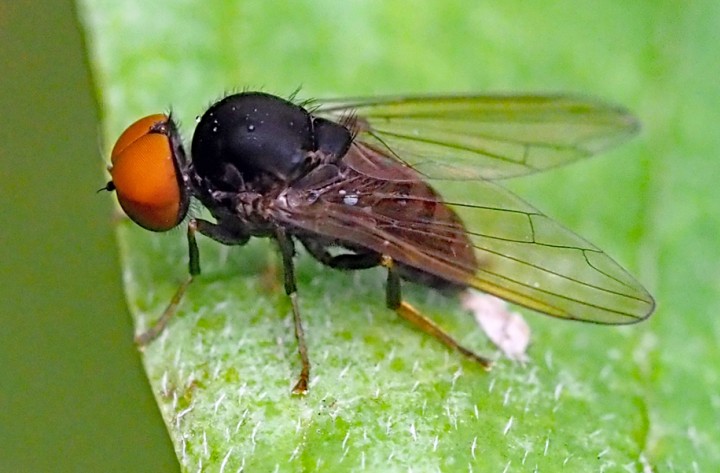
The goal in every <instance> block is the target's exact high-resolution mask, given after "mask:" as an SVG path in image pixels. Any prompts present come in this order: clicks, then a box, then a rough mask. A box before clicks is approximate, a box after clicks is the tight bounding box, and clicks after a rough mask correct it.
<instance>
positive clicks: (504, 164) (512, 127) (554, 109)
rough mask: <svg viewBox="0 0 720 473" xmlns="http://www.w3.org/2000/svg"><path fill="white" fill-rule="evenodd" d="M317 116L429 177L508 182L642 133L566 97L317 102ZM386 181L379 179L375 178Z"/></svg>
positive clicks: (603, 109)
mask: <svg viewBox="0 0 720 473" xmlns="http://www.w3.org/2000/svg"><path fill="white" fill-rule="evenodd" d="M319 104H320V105H318V107H317V108H316V109H315V110H314V111H313V113H314V114H316V115H319V116H323V117H326V118H329V119H331V120H334V121H337V122H341V123H344V124H348V125H350V126H351V127H353V128H354V129H355V131H356V132H357V139H358V140H360V141H363V142H365V143H367V144H368V145H370V146H371V147H373V148H375V149H377V150H379V151H380V152H384V153H388V154H390V155H393V156H395V157H396V158H397V159H400V160H401V161H403V162H405V163H406V164H408V165H410V166H412V167H413V168H414V169H415V170H416V171H418V172H419V173H421V174H422V175H424V176H427V177H433V178H439V179H479V178H482V179H503V178H508V177H513V176H519V175H523V174H529V173H533V172H537V171H541V170H544V169H549V168H552V167H555V166H559V165H562V164H565V163H568V162H571V161H574V160H576V159H580V158H583V157H587V156H590V155H593V154H595V153H598V152H600V151H602V150H604V149H607V148H609V147H611V146H614V145H615V144H617V143H619V142H621V141H623V140H625V139H627V138H628V137H630V136H632V135H633V134H634V133H636V132H637V130H638V128H639V125H638V122H637V121H636V119H635V118H634V117H633V116H632V115H631V114H630V113H629V112H627V111H626V110H624V109H622V108H620V107H616V106H612V105H608V104H605V103H602V102H598V101H595V100H592V99H587V98H582V97H573V96H564V95H545V96H543V95H527V96H502V95H497V96H415V97H413V96H409V97H381V98H368V99H362V98H360V99H344V100H337V101H332V100H330V101H328V100H326V101H319ZM376 177H382V176H376Z"/></svg>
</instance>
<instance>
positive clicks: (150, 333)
mask: <svg viewBox="0 0 720 473" xmlns="http://www.w3.org/2000/svg"><path fill="white" fill-rule="evenodd" d="M196 231H197V222H196V221H195V220H190V222H189V223H188V229H187V240H188V253H189V262H188V272H189V274H188V277H187V278H186V279H185V281H183V283H182V284H180V287H178V288H177V290H176V291H175V294H174V295H173V297H172V299H170V303H169V304H168V306H167V307H166V308H165V311H163V313H162V315H161V316H160V318H159V319H157V321H155V323H154V324H153V325H152V327H150V328H149V329H147V330H146V331H144V332H142V333H140V334H138V335H136V336H135V343H136V344H138V345H139V346H141V347H144V346H146V345H148V344H149V343H150V342H152V341H153V340H155V339H156V338H157V337H158V336H160V334H161V333H162V332H163V330H165V327H167V324H168V322H169V321H170V319H172V318H173V316H174V315H175V313H176V312H177V308H178V306H179V305H180V301H182V298H183V296H184V295H185V292H186V291H187V288H188V286H190V283H192V282H193V278H194V277H195V276H197V275H198V274H200V251H199V250H198V246H197V241H196V240H195V232H196Z"/></svg>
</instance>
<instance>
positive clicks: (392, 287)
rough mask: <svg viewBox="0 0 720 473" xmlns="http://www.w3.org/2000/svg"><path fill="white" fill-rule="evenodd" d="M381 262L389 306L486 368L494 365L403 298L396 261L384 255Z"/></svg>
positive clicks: (424, 330) (421, 328)
mask: <svg viewBox="0 0 720 473" xmlns="http://www.w3.org/2000/svg"><path fill="white" fill-rule="evenodd" d="M380 264H381V265H382V266H384V267H385V268H387V270H388V278H387V287H386V298H387V299H386V300H387V306H388V307H389V308H390V309H392V310H394V311H395V312H396V313H397V314H398V315H399V316H400V317H402V318H403V319H405V320H407V321H408V322H411V323H412V324H414V325H415V326H416V327H418V328H419V329H420V330H422V331H423V332H425V333H427V334H428V335H432V336H433V337H435V338H437V339H438V340H439V341H440V342H442V343H443V344H444V345H446V346H447V347H449V348H452V349H453V350H457V351H458V352H460V353H461V354H463V355H464V356H466V357H468V358H470V359H471V360H473V361H475V362H477V363H479V364H480V366H482V367H483V368H484V369H485V370H489V369H490V368H491V367H492V361H491V360H489V359H487V358H485V357H482V356H480V355H478V354H476V353H475V352H473V351H472V350H469V349H467V348H465V347H464V346H462V345H460V344H459V343H458V342H457V341H456V340H455V339H454V338H452V337H451V336H450V335H449V334H448V333H447V332H445V331H444V330H443V329H442V328H441V327H440V326H439V325H437V324H436V323H435V322H433V321H432V320H430V319H428V318H427V317H425V316H424V315H422V314H421V313H420V312H419V311H418V310H417V309H416V308H415V307H413V306H412V305H410V304H408V303H407V302H405V301H404V300H402V294H401V288H400V274H399V273H398V271H397V268H396V267H395V262H394V261H393V259H392V258H390V257H389V256H383V257H382V258H381V261H380Z"/></svg>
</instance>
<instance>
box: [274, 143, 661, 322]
mask: <svg viewBox="0 0 720 473" xmlns="http://www.w3.org/2000/svg"><path fill="white" fill-rule="evenodd" d="M363 148H364V145H362V144H360V145H358V144H356V145H353V147H351V150H350V153H363V154H364V155H365V156H366V157H367V156H370V155H369V154H368V153H369V152H368V150H367V149H363ZM396 166H398V167H402V166H401V165H399V164H397V165H396ZM446 184H447V183H446ZM458 184H459V183H458ZM393 185H394V184H392V183H391V181H379V180H377V179H375V178H373V177H370V176H367V175H364V174H356V175H355V177H353V178H350V179H345V180H342V181H340V182H338V183H337V185H324V186H323V187H322V189H320V188H319V189H316V190H309V194H311V195H312V197H311V198H309V199H307V204H303V203H302V202H305V200H303V199H302V198H298V199H294V198H293V199H288V202H290V201H292V202H294V204H293V205H290V206H288V207H287V208H281V209H278V211H279V212H278V214H277V216H276V218H278V219H279V220H281V221H285V222H286V223H287V224H288V225H291V226H294V227H298V226H299V227H301V228H302V229H304V230H305V231H308V232H311V233H313V234H320V235H323V236H326V237H329V238H332V239H337V240H340V241H344V242H349V243H351V244H352V245H354V246H360V247H364V248H370V249H372V250H374V251H377V252H379V253H382V254H385V255H388V256H390V257H392V258H393V259H395V260H396V261H399V262H402V263H404V264H406V265H409V266H412V267H414V268H417V269H419V270H421V271H425V272H428V273H431V274H434V275H436V276H439V277H441V278H443V279H446V280H449V281H453V282H456V283H459V284H463V285H467V286H470V287H474V288H477V289H480V290H482V291H484V292H487V293H490V294H493V295H496V296H498V297H501V298H503V299H505V300H507V301H510V302H513V303H516V304H520V305H522V306H525V307H529V308H531V309H534V310H537V311H539V312H543V313H546V314H549V315H552V316H556V317H562V318H567V319H575V320H582V321H587V322H596V323H603V324H628V323H634V322H638V321H640V320H643V319H645V318H646V317H647V316H649V315H650V313H651V312H652V311H653V308H654V301H653V299H652V297H651V296H650V294H649V293H648V292H647V291H646V290H645V289H644V288H643V287H642V285H640V284H639V283H638V282H637V281H636V280H635V279H634V278H633V277H632V276H630V274H628V272H627V271H625V270H624V269H623V268H622V267H621V266H620V265H618V264H617V263H616V262H615V261H613V260H612V259H611V258H610V257H609V256H608V255H606V254H605V253H604V252H603V251H602V250H600V249H598V248H597V247H595V246H594V245H592V244H590V243H588V242H587V241H585V240H584V239H583V238H581V237H579V236H578V235H576V234H574V233H573V232H571V231H569V230H567V229H565V228H563V227H562V226H561V225H559V224H558V223H556V222H554V221H553V220H552V219H550V218H548V217H547V216H545V215H543V214H542V213H541V212H539V211H538V210H536V209H535V208H533V207H532V206H531V205H529V204H527V203H526V202H524V201H523V200H522V199H520V198H519V197H517V196H515V195H514V194H512V193H511V192H510V191H508V190H507V189H505V188H504V187H502V186H500V185H498V184H496V183H493V182H490V181H482V180H480V181H475V182H473V183H472V189H471V190H469V189H468V184H467V183H463V184H462V186H458V187H462V189H459V190H460V191H461V192H462V193H463V195H464V196H471V197H466V198H467V199H468V201H467V202H463V203H452V202H449V201H445V202H444V203H443V202H439V201H438V200H437V198H435V197H433V195H432V194H431V193H429V192H428V191H427V189H429V187H427V184H426V183H423V182H421V181H417V184H416V188H417V189H418V190H417V191H413V190H412V187H405V188H403V190H402V191H401V192H397V191H396V190H394V188H393ZM340 189H342V190H340ZM306 191H308V190H307V189H306ZM350 194H351V195H352V198H351V199H348V198H347V196H348V195H350ZM438 206H440V207H438ZM447 208H449V209H452V211H454V212H456V214H457V215H459V216H460V219H457V218H453V217H449V216H448V214H447V210H446V209H447ZM404 209H410V211H408V210H404ZM438 215H444V217H442V218H437V216H438ZM463 222H464V223H463ZM463 245H464V246H465V247H467V246H468V245H471V246H472V247H473V249H474V252H475V256H476V257H475V258H474V259H473V258H467V257H463V255H467V253H464V252H459V251H454V250H453V249H455V248H461V247H463Z"/></svg>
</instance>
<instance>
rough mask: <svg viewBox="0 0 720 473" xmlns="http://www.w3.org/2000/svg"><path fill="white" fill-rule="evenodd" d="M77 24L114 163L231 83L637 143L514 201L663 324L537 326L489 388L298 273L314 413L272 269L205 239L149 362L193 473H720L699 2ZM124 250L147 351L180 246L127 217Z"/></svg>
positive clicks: (473, 340)
mask: <svg viewBox="0 0 720 473" xmlns="http://www.w3.org/2000/svg"><path fill="white" fill-rule="evenodd" d="M704 4H705V6H706V7H708V8H709V6H710V2H704ZM82 5H83V9H82V14H83V18H84V21H85V24H86V27H87V33H88V38H89V44H90V50H91V54H92V60H93V66H94V68H95V71H96V80H97V84H98V91H99V94H100V96H101V102H102V105H103V106H104V110H105V123H104V127H105V131H106V136H107V138H108V141H109V142H110V143H112V140H113V139H114V138H115V137H116V136H117V135H118V133H119V132H120V131H121V130H122V129H123V128H124V126H126V125H127V124H129V123H130V122H131V121H132V120H134V119H135V118H137V117H138V116H142V115H147V114H149V113H155V112H158V111H162V110H166V109H167V107H168V105H172V107H173V111H174V113H175V114H176V116H178V117H179V118H180V119H181V123H182V124H183V125H184V126H183V131H184V133H185V135H186V136H187V137H189V136H191V133H192V124H193V123H194V119H193V118H194V117H195V116H197V115H200V114H201V113H202V112H203V111H204V108H205V107H207V105H208V104H209V103H211V102H212V101H213V100H215V99H217V98H218V97H220V96H222V94H223V93H226V92H228V91H233V90H239V89H242V88H245V87H250V88H258V87H260V88H262V89H263V90H267V91H269V92H273V93H276V94H279V95H286V96H287V95H290V94H291V93H292V92H293V91H294V90H295V89H296V88H297V87H298V86H302V87H303V88H302V90H301V96H302V97H312V96H331V95H335V96H340V95H347V96H356V95H366V94H374V93H428V92H452V91H455V92H488V91H513V90H515V91H518V92H519V91H530V90H535V91H548V90H553V91H555V90H566V91H568V92H582V93H585V94H592V95H597V96H600V97H603V98H606V99H610V100H616V101H619V102H620V103H623V104H625V105H627V106H629V108H630V109H634V110H635V111H636V112H637V113H638V114H639V116H640V118H641V121H643V122H644V124H645V129H646V130H647V131H646V134H645V135H644V136H643V137H642V139H640V140H638V141H637V142H636V143H635V144H632V145H628V146H626V147H624V148H623V149H620V150H617V151H613V152H611V153H608V155H607V156H604V157H602V158H596V159H593V160H591V161H588V162H584V163H581V164H578V165H575V166H571V167H568V168H565V169H561V170H557V171H553V172H552V173H547V174H544V175H542V176H537V177H532V178H526V179H522V180H520V181H519V182H517V183H514V184H512V185H513V188H514V189H516V190H518V191H519V192H520V193H521V194H522V195H523V196H524V197H525V198H527V199H528V200H530V201H531V202H533V203H534V204H536V205H537V206H538V207H540V208H541V209H544V210H545V211H547V212H548V213H549V214H551V215H552V216H553V217H555V218H557V219H558V220H560V221H561V222H563V223H565V224H566V225H568V226H569V227H570V228H573V229H574V230H576V231H578V233H580V234H582V235H583V236H586V237H588V238H589V239H590V240H591V241H593V242H595V243H596V244H598V245H599V246H600V247H602V248H604V249H606V251H608V252H609V253H610V254H611V255H612V256H614V257H617V258H618V260H619V261H622V262H624V263H625V264H626V265H627V266H628V267H630V268H631V269H633V272H634V273H636V274H638V275H639V276H640V279H641V280H643V281H645V282H647V283H648V284H649V286H650V287H651V288H653V289H656V291H654V292H656V296H657V298H658V300H659V303H660V309H659V310H658V313H657V314H656V315H655V316H654V318H653V319H652V320H651V321H650V322H649V323H646V324H642V325H638V326H633V327H625V328H611V327H604V326H592V325H587V324H578V323H570V322H563V321H558V320H553V319H550V318H547V317H542V316H538V315H535V314H531V313H528V314H527V318H528V321H529V322H530V323H531V325H532V327H533V331H534V333H533V340H534V343H533V345H532V347H531V349H530V353H529V355H530V358H531V362H530V363H528V364H527V365H524V366H523V365H515V364H513V363H511V362H508V361H501V362H500V363H499V364H498V365H497V366H496V368H495V369H494V370H493V371H492V372H491V373H489V374H488V373H484V372H483V371H482V370H481V369H480V368H479V367H477V366H475V365H473V364H472V363H470V362H468V361H466V360H464V359H462V358H461V357H460V356H459V355H457V354H455V353H452V352H449V351H448V350H446V349H445V348H444V347H442V346H440V345H439V344H438V343H437V342H436V341H435V340H433V339H430V338H429V337H427V336H424V335H423V334H421V333H419V332H417V331H416V330H414V329H413V328H412V327H409V326H408V325H406V324H405V323H403V322H402V321H400V320H398V319H397V318H396V317H395V316H394V314H392V313H391V312H390V311H388V310H387V309H385V308H384V303H383V299H384V289H383V283H384V276H383V274H382V272H380V271H376V270H370V271H364V272H358V273H350V274H348V273H340V272H336V271H332V270H330V269H327V268H323V267H321V266H320V265H318V264H316V263H314V262H313V261H311V259H310V258H309V257H308V256H307V255H306V254H304V253H300V255H299V256H298V258H297V264H298V287H299V294H300V304H301V310H302V313H303V317H304V321H305V325H306V331H307V339H308V340H307V341H308V345H309V350H310V358H311V362H312V363H313V372H312V383H311V390H310V393H309V394H308V396H306V397H304V398H297V397H293V396H291V395H290V388H291V387H292V384H293V382H294V380H295V378H296V376H297V373H298V372H299V361H298V358H297V354H296V343H295V339H294V336H293V331H292V324H291V317H290V315H289V314H290V306H289V303H288V301H287V300H286V298H285V296H284V294H283V292H282V290H280V289H279V286H278V285H277V281H276V278H273V277H272V275H271V273H270V271H269V269H272V268H274V267H276V265H277V261H276V259H277V258H276V256H274V255H275V253H274V248H272V246H271V245H270V244H269V242H267V241H253V242H251V244H249V245H247V246H245V247H242V248H232V249H230V248H226V247H220V246H219V245H218V244H216V243H215V242H212V241H207V240H205V239H201V241H200V253H201V260H202V264H203V274H202V276H201V277H199V278H198V279H197V280H196V282H195V283H193V285H192V286H191V288H190V290H189V293H188V294H187V297H186V299H185V300H184V302H183V304H182V306H181V308H180V310H179V314H178V316H177V317H176V318H175V319H174V320H173V321H172V322H171V324H170V326H169V328H168V330H167V331H166V332H165V333H164V334H163V335H162V336H161V338H160V339H158V340H157V341H156V342H154V343H153V344H152V345H151V346H149V347H148V348H147V349H146V350H145V352H144V363H145V366H146V370H147V373H148V377H149V379H150V381H151V384H152V386H153V390H154V392H155V394H156V397H157V400H158V403H159V405H160V407H161V409H162V411H163V413H164V416H165V420H166V423H167V425H168V430H169V432H170V435H171V437H172V439H173V441H174V443H175V447H176V451H177V453H178V457H179V458H180V461H181V464H182V465H183V467H184V469H186V470H189V471H195V470H200V469H207V470H209V471H220V470H222V471H237V470H239V469H241V468H242V469H244V471H272V470H277V471H305V470H307V471H356V470H357V471H360V470H369V471H508V472H509V471H560V470H563V471H648V469H655V468H657V469H658V470H662V471H691V470H692V469H697V470H704V469H707V470H712V469H713V468H712V467H713V466H715V467H717V465H718V464H720V454H719V453H718V451H717V449H716V448H715V446H716V445H717V444H718V443H720V434H718V430H717V422H718V420H719V419H720V402H718V397H717V394H714V393H717V392H718V388H719V387H720V377H718V376H717V369H716V367H717V366H718V361H720V353H719V351H718V348H717V347H718V346H719V345H720V344H719V343H718V340H719V339H720V326H719V325H718V322H717V320H718V318H717V317H715V316H714V314H715V312H716V311H717V309H718V302H717V299H716V297H715V294H716V292H717V281H719V280H720V269H718V265H717V264H716V262H717V261H718V260H720V254H719V253H720V250H718V245H717V244H716V236H717V235H718V234H720V224H719V223H718V217H717V216H718V215H720V208H719V207H720V204H718V202H720V199H718V198H717V197H718V196H717V190H716V185H715V179H714V178H712V176H717V165H716V164H715V162H716V161H715V160H714V158H713V160H710V159H708V158H707V156H708V153H709V152H710V151H712V150H717V149H718V148H720V146H719V145H720V144H719V143H718V140H719V138H717V136H718V134H717V133H716V132H715V131H714V129H713V128H711V126H713V125H711V124H713V123H716V121H714V120H713V119H712V118H711V117H713V116H714V115H712V112H711V110H717V109H718V105H720V104H718V101H720V99H718V97H720V94H718V93H717V87H716V86H715V85H714V82H712V80H711V79H710V78H711V77H717V73H718V72H720V71H718V69H719V68H720V67H719V66H718V65H717V64H718V63H717V61H715V60H714V59H710V58H711V57H712V55H711V54H710V52H704V51H705V50H703V49H702V45H703V44H706V43H707V42H708V40H709V39H710V38H712V37H713V34H714V33H713V31H715V30H714V29H713V28H714V27H713V26H712V25H713V23H712V21H710V18H712V16H711V15H704V14H703V13H701V12H702V10H701V9H700V7H699V6H697V5H694V6H692V7H690V6H687V7H686V6H682V8H681V6H675V5H674V4H672V3H670V2H668V4H667V5H665V4H662V3H657V4H652V5H650V4H648V5H647V6H642V5H627V3H626V2H620V1H617V2H605V3H603V4H602V5H598V4H597V3H595V2H589V1H588V2H581V3H579V4H578V3H577V2H569V1H568V2H559V3H558V2H547V4H546V5H544V6H543V7H541V6H540V5H539V4H533V6H532V7H530V6H528V5H526V4H525V3H519V2H497V3H496V4H489V3H483V4H479V3H477V2H462V1H448V2H442V3H433V4H432V6H424V7H423V6H420V5H419V4H418V5H417V6H414V7H413V8H412V9H410V10H409V9H408V8H407V5H408V4H407V3H403V2H386V3H380V2H372V3H371V2H334V1H329V0H328V1H324V2H319V1H313V2H283V3H280V2H278V3H275V2H237V3H235V2H221V1H217V0H212V1H205V2H198V3H192V2H189V3H181V2H169V1H168V2H152V3H148V2H140V1H137V0H135V1H131V2H125V3H124V4H123V5H117V4H115V3H114V2H109V1H103V0H85V1H84V2H83V3H82ZM713 8H715V10H717V6H715V7H713ZM716 13H717V12H716ZM699 65H702V66H703V69H702V72H699V71H701V69H699ZM686 120H687V121H686ZM713 171H715V172H714V173H713ZM678 189H682V192H678ZM119 241H120V245H121V247H122V250H123V251H122V254H123V262H124V267H125V273H124V279H125V283H126V288H127V295H128V301H129V304H130V306H131V308H132V312H133V314H134V317H135V320H136V324H137V327H138V328H137V330H138V331H140V330H142V328H144V327H146V326H147V325H148V324H150V323H152V321H153V320H154V319H156V318H157V317H158V316H159V314H160V313H161V312H162V310H163V309H164V307H165V305H166V304H167V302H168V301H169V299H170V297H171V296H172V293H173V291H174V290H175V287H176V286H177V285H178V284H179V283H180V282H181V281H182V279H183V278H184V277H185V275H184V271H186V264H187V254H186V253H187V248H186V247H185V243H184V242H185V238H184V235H183V232H182V231H180V230H178V231H174V232H170V233H169V234H167V235H158V234H149V233H147V232H143V231H142V230H141V229H139V228H135V227H134V226H132V225H131V224H130V223H129V222H122V223H121V224H120V225H119ZM700 254H702V255H703V256H702V258H701V259H700V258H697V256H698V255H700ZM273 281H275V284H274V285H273ZM406 296H407V298H408V299H409V300H411V301H413V302H418V304H419V305H420V306H421V307H422V308H423V310H425V311H426V312H427V313H428V314H429V315H430V316H431V317H432V318H434V319H435V320H437V321H438V322H439V323H440V324H441V325H443V326H444V327H445V328H447V329H448V330H449V331H450V332H451V333H453V334H456V335H458V334H459V335H460V336H459V338H460V339H461V341H462V342H463V343H465V344H466V345H469V346H471V347H473V348H475V349H477V350H478V351H479V352H481V353H491V352H492V350H491V348H490V347H489V345H488V344H487V343H486V342H485V341H484V338H483V336H482V334H481V333H480V331H479V329H478V328H477V327H476V326H475V324H474V322H473V321H472V319H471V318H470V317H469V316H468V315H467V314H466V313H464V312H462V311H461V310H460V308H459V304H458V303H457V301H456V300H453V299H448V298H444V297H442V296H440V295H438V294H436V293H433V292H432V291H427V290H424V289H422V288H418V287H408V288H407V289H406ZM128 340H130V334H128ZM128 343H129V341H128Z"/></svg>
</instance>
